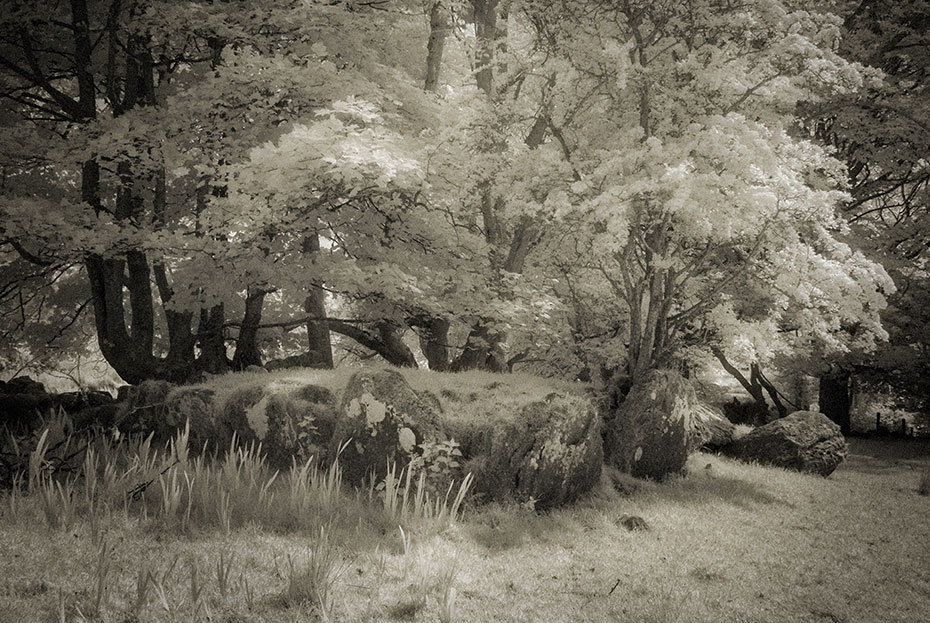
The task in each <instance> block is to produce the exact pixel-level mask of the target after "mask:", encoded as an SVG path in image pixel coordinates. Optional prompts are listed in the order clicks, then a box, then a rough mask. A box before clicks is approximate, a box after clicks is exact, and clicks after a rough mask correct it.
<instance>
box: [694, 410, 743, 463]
mask: <svg viewBox="0 0 930 623" xmlns="http://www.w3.org/2000/svg"><path fill="white" fill-rule="evenodd" d="M735 429H736V427H735V426H734V425H733V423H732V422H731V421H730V420H728V419H727V418H726V416H725V415H724V414H723V413H722V412H721V411H720V410H719V409H715V408H713V407H708V406H707V405H705V404H702V403H698V404H696V405H694V408H693V410H692V412H691V434H690V436H689V441H688V449H689V450H691V451H694V450H699V449H700V448H707V449H709V450H719V449H720V448H723V447H724V446H726V445H727V444H729V443H730V442H731V441H733V431H734V430H735Z"/></svg>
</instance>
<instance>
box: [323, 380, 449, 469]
mask: <svg viewBox="0 0 930 623" xmlns="http://www.w3.org/2000/svg"><path fill="white" fill-rule="evenodd" d="M442 439H444V435H443V433H442V426H441V422H440V420H439V415H438V413H437V412H436V409H435V408H434V407H433V406H432V405H431V404H430V403H429V402H428V401H425V400H423V399H422V398H421V397H420V396H419V395H418V394H417V393H416V392H415V391H414V390H413V388H411V387H410V385H408V384H407V381H406V380H405V379H404V377H403V375H401V374H400V373H399V372H395V371H393V370H362V371H360V372H357V373H355V374H354V375H352V378H350V379H349V382H348V383H347V384H346V387H345V390H344V391H343V394H342V403H341V413H340V417H339V420H338V421H337V423H336V427H335V431H334V434H333V437H332V441H331V443H330V456H332V457H334V456H335V453H336V451H337V449H339V448H342V454H341V455H340V456H339V464H340V465H341V466H342V469H343V474H344V476H345V478H346V480H347V481H348V482H350V483H353V484H360V483H363V482H364V481H365V479H366V478H368V477H369V474H372V473H373V474H374V475H375V477H376V478H378V479H380V478H382V477H383V476H384V475H385V474H386V473H387V466H388V464H389V463H396V464H397V467H398V469H399V468H402V467H404V466H406V465H407V463H409V461H410V459H411V458H413V456H415V454H416V451H417V446H419V445H420V444H422V443H423V442H437V441H440V440H442ZM346 442H348V443H346ZM343 445H345V447H344V448H343Z"/></svg>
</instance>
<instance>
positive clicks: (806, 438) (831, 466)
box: [724, 411, 848, 477]
mask: <svg viewBox="0 0 930 623" xmlns="http://www.w3.org/2000/svg"><path fill="white" fill-rule="evenodd" d="M724 452H725V453H726V454H727V455H729V456H732V457H734V458H737V459H741V460H743V461H755V462H759V463H764V464H766V465H775V466H778V467H784V468H786V469H793V470H797V471H801V472H808V473H812V474H820V475H821V476H824V477H826V476H829V475H830V474H832V473H833V471H834V470H835V469H836V468H837V467H838V466H839V464H840V463H842V462H843V459H845V458H846V454H847V452H848V448H847V445H846V439H845V438H844V437H843V434H842V432H841V431H840V427H839V426H837V425H836V424H835V423H834V422H832V421H830V419H829V418H828V417H827V416H825V415H824V414H823V413H816V412H814V411H795V412H794V413H792V414H791V415H789V416H787V417H783V418H781V419H780V420H775V421H774V422H770V423H769V424H766V425H765V426H760V427H759V428H757V429H755V430H753V431H752V432H751V433H749V434H748V435H746V436H745V437H741V438H740V439H737V440H736V441H734V442H733V443H731V444H730V445H728V446H726V447H725V448H724Z"/></svg>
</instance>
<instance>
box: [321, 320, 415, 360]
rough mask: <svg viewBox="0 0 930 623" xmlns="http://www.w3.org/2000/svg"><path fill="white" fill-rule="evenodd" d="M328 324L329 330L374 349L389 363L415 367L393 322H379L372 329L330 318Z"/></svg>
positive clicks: (409, 352) (411, 356)
mask: <svg viewBox="0 0 930 623" xmlns="http://www.w3.org/2000/svg"><path fill="white" fill-rule="evenodd" d="M328 324H329V328H330V330H332V331H335V332H336V333H339V334H341V335H344V336H346V337H348V338H351V339H353V340H355V341H356V342H358V343H359V344H361V345H362V346H364V347H365V348H368V349H370V350H373V351H375V352H376V353H377V354H379V355H380V356H381V357H383V358H384V360H385V361H387V362H388V363H390V364H391V365H395V366H398V367H402V368H416V367H417V358H416V357H414V356H413V352H411V350H410V349H409V348H408V347H407V345H406V344H404V341H403V339H402V333H401V331H400V328H399V327H397V326H396V325H395V324H393V323H390V322H387V321H382V322H379V323H377V324H376V325H375V328H374V330H373V331H370V330H367V329H363V328H361V327H360V326H358V325H354V324H349V323H347V322H343V321H340V320H334V319H332V318H331V319H330V320H329V321H328Z"/></svg>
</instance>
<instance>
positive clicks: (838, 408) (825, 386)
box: [819, 370, 852, 435]
mask: <svg viewBox="0 0 930 623" xmlns="http://www.w3.org/2000/svg"><path fill="white" fill-rule="evenodd" d="M850 380H851V376H850V374H849V372H845V371H843V370H831V371H830V372H828V373H827V374H824V375H822V376H821V377H820V398H819V403H820V412H821V413H823V414H824V415H826V416H827V417H828V418H830V419H831V420H832V421H834V422H836V424H838V425H839V427H840V430H841V431H842V432H843V434H844V435H846V434H848V433H849V432H850V430H851V417H850V409H851V408H852V391H851V383H850Z"/></svg>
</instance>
